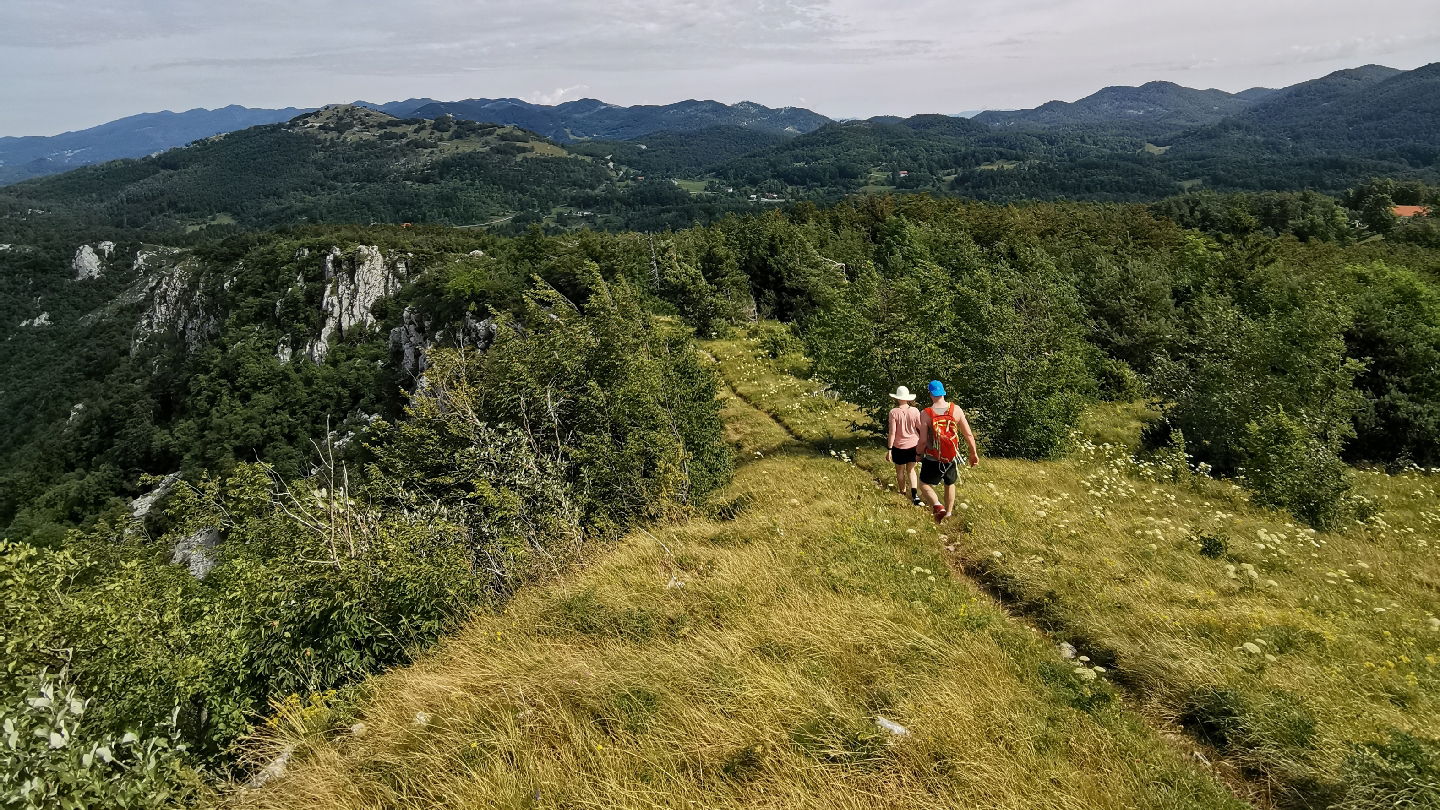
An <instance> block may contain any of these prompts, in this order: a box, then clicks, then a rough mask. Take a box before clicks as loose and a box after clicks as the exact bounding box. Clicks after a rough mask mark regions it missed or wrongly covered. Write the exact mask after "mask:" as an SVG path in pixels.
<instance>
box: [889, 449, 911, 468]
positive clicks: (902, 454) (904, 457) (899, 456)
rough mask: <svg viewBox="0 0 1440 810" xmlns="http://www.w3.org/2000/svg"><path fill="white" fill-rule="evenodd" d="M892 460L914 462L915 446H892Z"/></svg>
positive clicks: (900, 462)
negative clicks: (902, 447) (901, 447)
mask: <svg viewBox="0 0 1440 810" xmlns="http://www.w3.org/2000/svg"><path fill="white" fill-rule="evenodd" d="M890 462H891V463H892V464H914V463H915V448H913V447H906V448H905V449H903V450H902V449H900V448H899V447H892V448H890Z"/></svg>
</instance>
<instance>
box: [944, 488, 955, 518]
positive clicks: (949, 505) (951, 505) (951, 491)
mask: <svg viewBox="0 0 1440 810" xmlns="http://www.w3.org/2000/svg"><path fill="white" fill-rule="evenodd" d="M945 514H946V515H947V516H948V515H953V514H955V485H954V484H950V485H949V486H947V487H945Z"/></svg>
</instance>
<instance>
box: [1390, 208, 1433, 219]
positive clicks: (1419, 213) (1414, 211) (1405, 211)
mask: <svg viewBox="0 0 1440 810" xmlns="http://www.w3.org/2000/svg"><path fill="white" fill-rule="evenodd" d="M1390 213H1392V214H1394V215H1395V216H1397V217H1406V218H1409V217H1423V216H1427V215H1429V213H1430V209H1429V208H1426V207H1425V206H1423V205H1397V206H1395V207H1394V208H1391V209H1390Z"/></svg>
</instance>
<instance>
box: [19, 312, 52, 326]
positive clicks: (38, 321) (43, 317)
mask: <svg viewBox="0 0 1440 810" xmlns="http://www.w3.org/2000/svg"><path fill="white" fill-rule="evenodd" d="M50 323H51V321H50V313H48V312H42V313H40V314H39V315H36V316H35V317H33V318H30V319H29V320H24V321H21V322H20V325H21V326H22V327H26V326H28V327H37V326H49V325H50Z"/></svg>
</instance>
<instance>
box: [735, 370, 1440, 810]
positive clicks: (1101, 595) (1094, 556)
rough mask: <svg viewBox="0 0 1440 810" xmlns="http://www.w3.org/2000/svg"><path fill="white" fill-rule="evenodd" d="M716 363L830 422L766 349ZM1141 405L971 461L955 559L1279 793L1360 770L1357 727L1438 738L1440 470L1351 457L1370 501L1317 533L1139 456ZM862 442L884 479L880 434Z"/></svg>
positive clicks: (1436, 793) (769, 401)
mask: <svg viewBox="0 0 1440 810" xmlns="http://www.w3.org/2000/svg"><path fill="white" fill-rule="evenodd" d="M742 345H743V344H742ZM722 369H724V370H725V371H726V373H727V377H728V376H729V375H732V374H736V373H737V372H738V373H740V374H743V375H744V386H745V390H747V391H749V392H751V394H750V395H751V396H752V397H753V398H754V399H753V400H752V401H756V402H757V404H758V405H759V406H760V407H762V408H765V409H766V410H768V411H771V412H772V413H776V414H778V415H780V416H782V417H784V418H786V419H788V420H791V421H795V422H797V423H810V424H824V425H826V426H827V428H826V431H829V433H830V434H832V438H833V433H834V432H835V431H837V430H839V429H840V421H841V420H840V419H838V418H826V417H809V416H807V417H796V416H794V415H793V413H794V412H795V410H796V409H797V402H804V401H805V400H804V399H803V396H802V395H803V392H804V391H806V390H807V389H813V387H814V385H813V384H812V383H807V382H804V381H792V380H787V379H786V375H785V373H784V372H783V371H782V370H781V369H780V368H779V367H778V366H777V364H776V363H774V362H773V361H769V360H767V359H765V358H763V357H761V356H759V355H758V354H757V353H754V352H752V353H751V355H750V357H749V358H748V359H747V358H744V357H741V356H738V352H737V356H735V357H731V358H729V360H728V362H727V363H725V364H722ZM770 392H773V394H772V393H770ZM830 412H833V408H832V409H830ZM1149 415H1150V411H1149V410H1148V409H1147V408H1146V407H1145V406H1143V405H1140V404H1129V405H1126V404H1107V405H1102V406H1099V407H1097V408H1095V409H1094V410H1092V411H1091V413H1089V414H1087V416H1086V418H1085V419H1084V421H1083V423H1082V426H1081V437H1080V439H1079V440H1078V441H1077V446H1076V448H1075V450H1074V452H1073V453H1071V454H1070V456H1069V457H1067V458H1065V459H1063V460H1059V461H1054V462H1044V463H1037V462H1022V461H1011V460H1001V459H985V460H984V461H983V462H982V464H981V467H980V468H979V469H978V470H975V471H970V472H967V473H966V475H965V479H964V482H963V485H962V489H961V495H960V498H959V504H958V508H957V512H958V516H957V517H956V518H955V519H952V523H953V525H954V528H953V529H952V531H954V532H956V533H957V535H958V538H959V542H958V544H957V546H956V557H957V558H958V560H959V561H960V562H961V564H963V565H964V566H965V567H966V568H967V569H969V570H970V571H972V572H974V573H975V574H976V575H977V576H978V577H979V578H980V579H981V580H982V581H984V582H986V583H987V584H988V585H989V587H991V588H993V589H994V590H995V591H996V592H997V593H1000V594H1002V595H1003V596H1004V597H1005V598H1007V599H1009V600H1011V601H1012V603H1013V604H1015V605H1016V606H1017V608H1018V609H1020V610H1023V611H1024V612H1026V613H1027V614H1028V615H1030V616H1031V618H1032V619H1033V620H1035V621H1036V622H1037V623H1039V624H1040V625H1042V626H1044V627H1046V628H1047V629H1049V630H1051V631H1053V632H1055V633H1057V634H1058V635H1059V636H1061V637H1064V638H1069V639H1071V640H1072V641H1074V642H1076V643H1077V644H1079V645H1080V646H1082V647H1084V648H1086V649H1088V650H1090V651H1091V654H1092V656H1094V657H1096V658H1097V660H1103V661H1105V662H1106V663H1108V664H1113V666H1114V668H1115V670H1116V672H1117V674H1118V675H1119V676H1120V677H1122V678H1123V679H1124V680H1125V681H1126V683H1128V684H1130V685H1131V686H1132V689H1133V691H1134V693H1135V694H1136V695H1137V696H1138V697H1139V699H1141V700H1143V701H1144V702H1145V703H1146V705H1148V706H1150V707H1151V709H1152V711H1154V712H1155V713H1157V714H1158V715H1159V716H1160V717H1161V718H1162V719H1166V720H1169V721H1171V722H1174V723H1180V724H1184V725H1186V726H1188V727H1189V728H1190V730H1191V731H1192V732H1193V733H1195V734H1196V735H1197V736H1199V737H1201V738H1203V739H1205V740H1207V741H1208V742H1211V743H1213V744H1215V745H1217V746H1219V747H1220V748H1221V749H1223V750H1224V751H1225V752H1226V753H1227V754H1229V755H1230V756H1231V757H1233V758H1234V760H1235V761H1237V762H1238V763H1240V764H1241V765H1242V766H1244V767H1246V768H1248V769H1249V770H1251V771H1252V772H1255V773H1257V774H1261V775H1263V776H1265V777H1266V778H1267V779H1268V780H1270V781H1271V783H1272V784H1273V786H1274V791H1275V795H1274V798H1276V800H1277V801H1282V802H1283V801H1307V800H1308V801H1314V802H1317V803H1318V806H1324V805H1325V804H1326V803H1327V802H1328V801H1329V800H1330V799H1332V798H1334V797H1336V796H1339V795H1341V794H1343V793H1344V791H1345V790H1346V786H1347V785H1349V784H1351V783H1353V782H1355V781H1356V780H1357V779H1363V778H1364V777H1365V776H1366V774H1365V773H1363V772H1357V771H1356V770H1355V768H1356V766H1355V765H1354V764H1353V763H1354V761H1355V759H1356V757H1357V756H1358V755H1359V754H1358V753H1357V752H1362V751H1363V750H1364V749H1363V746H1365V745H1367V744H1377V743H1384V742H1386V741H1387V740H1389V739H1391V735H1392V734H1394V733H1396V732H1400V733H1404V734H1410V735H1414V736H1417V737H1422V738H1430V739H1434V738H1436V737H1440V619H1437V616H1440V539H1437V537H1440V476H1437V475H1434V474H1429V473H1422V472H1419V471H1412V472H1408V473H1405V474H1403V475H1385V474H1383V473H1380V472H1375V471H1361V472H1358V473H1357V487H1358V490H1359V491H1360V492H1361V493H1362V494H1364V495H1365V496H1366V497H1367V498H1369V499H1370V500H1371V501H1372V502H1373V503H1374V504H1375V506H1376V508H1377V509H1378V510H1379V511H1378V514H1377V515H1376V516H1375V517H1374V518H1371V519H1370V520H1368V521H1366V522H1365V523H1364V524H1357V525H1354V526H1351V527H1350V528H1348V529H1347V530H1345V531H1342V532H1332V533H1316V532H1313V531H1311V530H1309V529H1307V528H1303V527H1301V526H1300V525H1298V521H1295V520H1293V519H1291V518H1289V517H1288V516H1287V515H1285V514H1282V513H1278V512H1274V511H1270V510H1264V509H1260V508H1257V507H1255V506H1253V505H1252V504H1251V503H1250V502H1249V500H1248V498H1247V496H1246V494H1245V493H1244V492H1243V491H1242V490H1241V489H1240V488H1239V487H1237V486H1236V485H1234V484H1233V483H1229V482H1223V481H1217V480H1213V479H1210V478H1206V477H1202V476H1197V475H1193V474H1190V473H1188V472H1186V473H1184V474H1181V475H1175V474H1173V473H1172V472H1171V471H1170V470H1167V469H1164V468H1162V467H1159V466H1157V465H1155V464H1149V463H1145V462H1140V461H1136V460H1135V458H1134V457H1133V455H1132V453H1133V451H1134V449H1135V448H1136V446H1137V445H1138V431H1139V428H1140V425H1141V423H1142V421H1143V420H1144V419H1146V418H1147V417H1148V416H1149ZM822 432H825V431H822ZM857 446H859V448H860V449H859V451H858V452H857V454H856V458H857V461H858V463H859V464H860V465H861V466H863V467H865V468H867V469H870V470H871V471H872V473H873V474H874V475H875V477H876V478H877V479H880V480H885V479H887V478H888V476H889V474H890V472H889V471H890V467H889V466H888V465H887V464H886V463H885V461H884V458H883V450H882V449H881V448H880V447H879V443H878V442H873V441H871V442H861V443H857ZM1202 548H1205V549H1207V550H1208V551H1209V552H1210V554H1209V556H1207V554H1205V553H1202ZM1246 645H1249V646H1246ZM1347 763H1349V764H1347ZM1430 767H1431V768H1432V773H1431V775H1430V776H1429V777H1424V776H1422V777H1418V778H1420V779H1421V781H1422V782H1423V780H1424V778H1430V779H1432V780H1434V779H1435V778H1436V776H1435V774H1434V772H1433V769H1434V768H1435V767H1436V766H1435V765H1431V766H1430ZM1431 790H1432V793H1431V794H1429V795H1430V796H1431V797H1432V798H1434V800H1436V801H1440V788H1435V787H1432V788H1431ZM1359 806H1381V805H1363V804H1362V805H1359ZM1385 806H1388V805H1385Z"/></svg>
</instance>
